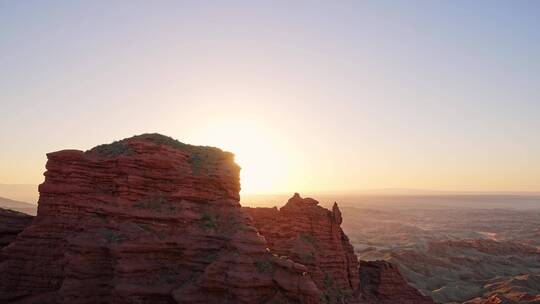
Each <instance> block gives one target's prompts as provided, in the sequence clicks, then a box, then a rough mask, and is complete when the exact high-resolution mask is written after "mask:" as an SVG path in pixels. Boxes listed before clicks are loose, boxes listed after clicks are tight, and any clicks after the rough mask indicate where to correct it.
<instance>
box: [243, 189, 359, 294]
mask: <svg viewBox="0 0 540 304" xmlns="http://www.w3.org/2000/svg"><path fill="white" fill-rule="evenodd" d="M318 204H319V202H317V201H316V200H314V199H312V198H302V197H300V195H299V194H298V193H296V194H295V195H294V196H293V197H292V198H290V199H289V201H288V202H287V204H285V206H283V207H281V208H280V209H277V208H247V207H246V208H244V210H245V211H246V212H247V213H248V214H250V215H251V216H252V218H253V221H254V224H255V226H256V227H257V229H258V230H259V232H260V233H261V234H262V235H263V236H264V237H265V238H266V240H267V241H268V245H269V246H270V249H271V251H272V252H275V253H276V254H278V255H281V256H287V257H288V258H290V259H292V260H293V261H295V262H297V263H300V264H303V265H306V266H307V268H308V272H309V274H310V275H311V277H312V278H313V280H314V281H315V283H316V284H317V287H318V288H319V289H320V290H321V291H322V292H323V294H322V298H321V299H322V300H323V302H325V303H357V302H358V291H359V290H358V289H359V275H358V259H357V257H356V255H355V254H354V250H353V247H352V245H351V244H350V242H349V239H348V238H347V236H346V235H345V233H344V232H343V230H341V227H340V225H341V222H342V219H341V212H340V210H339V208H338V206H337V204H334V207H333V208H332V211H330V210H327V209H325V208H323V207H321V206H319V205H318Z"/></svg>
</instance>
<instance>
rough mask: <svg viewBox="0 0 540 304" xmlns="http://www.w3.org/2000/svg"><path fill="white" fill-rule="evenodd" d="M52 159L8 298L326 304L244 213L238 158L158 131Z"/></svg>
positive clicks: (0, 284)
mask: <svg viewBox="0 0 540 304" xmlns="http://www.w3.org/2000/svg"><path fill="white" fill-rule="evenodd" d="M47 156H48V162H47V172H46V173H45V182H44V183H43V184H41V185H40V188H39V190H40V199H39V208H38V214H37V217H36V218H35V220H34V221H33V223H32V224H31V225H30V226H29V227H28V228H27V229H26V230H24V231H23V232H22V233H20V234H19V235H18V237H17V239H16V240H15V241H14V242H13V243H12V244H11V245H9V246H7V247H5V248H3V249H2V252H1V256H2V260H1V261H0V273H2V276H1V278H0V302H20V303H318V302H319V299H320V291H319V289H318V288H317V286H316V285H315V283H314V282H313V280H312V279H311V277H310V273H309V272H308V268H309V266H308V267H307V268H306V266H304V265H302V264H299V263H295V262H293V261H291V260H289V259H285V258H279V257H276V256H274V255H272V254H271V253H270V252H269V250H268V249H267V248H268V244H267V242H266V240H265V239H264V238H263V237H262V236H260V235H259V234H258V233H257V230H256V229H255V227H254V226H253V224H252V223H251V220H250V219H249V216H246V214H245V213H244V212H242V211H241V208H240V205H239V190H240V185H239V177H238V176H239V167H238V166H237V165H236V164H235V163H234V160H233V155H232V154H230V153H227V152H223V151H221V150H219V149H216V148H211V147H198V146H190V145H186V144H182V143H180V142H178V141H175V140H172V139H171V138H168V137H165V136H162V135H158V134H149V135H141V136H136V137H133V138H129V139H125V140H122V141H119V142H115V143H113V144H110V145H104V146H98V147H96V148H94V149H92V150H89V151H86V152H82V151H76V150H65V151H59V152H55V153H50V154H48V155H47ZM329 216H330V215H329ZM332 220H333V221H335V219H332ZM336 237H337V238H342V237H343V236H342V235H341V234H340V232H335V231H331V232H330V231H329V232H328V233H325V234H324V238H330V239H333V238H336ZM332 242H334V241H332ZM335 242H337V240H336V241H335ZM335 242H334V243H335ZM336 244H337V243H336ZM347 259H349V258H347ZM319 263H322V262H319ZM334 263H354V261H349V260H345V258H339V259H338V260H330V261H329V262H328V263H326V264H328V266H329V269H331V268H332V267H330V265H331V264H334ZM326 264H325V265H326ZM351 267H354V265H353V266H351ZM330 274H332V275H334V276H336V277H339V278H340V280H339V284H340V285H339V286H341V284H343V285H344V286H348V285H351V286H353V285H354V284H356V283H355V282H356V281H354V280H357V277H354V276H351V275H350V274H349V273H348V272H347V271H345V272H342V271H341V270H340V271H336V272H335V273H334V272H330ZM321 275H322V274H320V273H315V274H314V276H315V277H316V278H317V280H316V281H317V282H319V281H320V279H321ZM342 279H343V282H342Z"/></svg>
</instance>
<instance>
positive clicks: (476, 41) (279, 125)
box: [0, 0, 540, 193]
mask: <svg viewBox="0 0 540 304" xmlns="http://www.w3.org/2000/svg"><path fill="white" fill-rule="evenodd" d="M539 29H540V2H538V1H380V0H377V1H238V2H237V1H192V2H183V1H85V2H80V1H1V2H0V142H1V149H0V183H4V184H38V183H41V182H42V181H43V171H44V170H45V162H46V156H45V154H46V153H47V152H51V151H57V150H61V149H67V148H76V149H81V150H86V149H89V148H91V147H93V146H95V145H98V144H101V143H108V142H112V141H114V140H118V139H122V138H126V137H130V136H132V135H135V134H141V133H148V132H159V133H162V134H166V135H169V136H172V137H174V138H176V139H179V140H180V141H182V142H186V143H191V144H202V145H212V146H218V147H221V148H223V149H225V150H229V151H231V152H233V153H235V154H236V160H237V162H238V163H239V164H240V165H241V167H242V173H241V182H242V192H243V193H276V192H279V193H281V192H294V191H300V192H305V191H309V192H332V191H334V192H355V191H360V190H364V189H380V188H407V189H431V190H445V191H540V134H539V133H540V132H539V131H540V119H539V118H540V55H539V54H540V30H539Z"/></svg>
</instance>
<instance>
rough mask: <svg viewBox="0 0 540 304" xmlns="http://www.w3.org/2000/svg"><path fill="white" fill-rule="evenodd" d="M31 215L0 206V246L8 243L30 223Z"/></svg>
mask: <svg viewBox="0 0 540 304" xmlns="http://www.w3.org/2000/svg"><path fill="white" fill-rule="evenodd" d="M32 219H33V216H30V215H28V214H24V213H22V212H17V211H13V210H8V209H3V208H0V248H3V247H5V246H7V245H9V244H10V243H11V242H13V241H14V240H15V238H16V237H17V235H18V234H19V233H20V232H21V231H23V230H24V229H25V228H26V227H28V226H29V225H30V223H32Z"/></svg>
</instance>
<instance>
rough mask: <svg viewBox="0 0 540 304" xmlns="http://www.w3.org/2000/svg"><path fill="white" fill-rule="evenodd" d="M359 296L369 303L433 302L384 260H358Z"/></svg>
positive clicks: (408, 303) (429, 303) (433, 303)
mask: <svg viewBox="0 0 540 304" xmlns="http://www.w3.org/2000/svg"><path fill="white" fill-rule="evenodd" d="M360 281H361V284H360V286H361V298H362V300H363V301H364V302H365V303H370V304H394V303H401V304H435V302H433V300H432V299H431V298H429V297H426V296H423V295H422V294H421V293H420V292H419V291H418V290H416V289H415V288H413V287H411V286H409V285H408V284H407V282H405V280H404V279H403V277H402V276H401V274H400V272H399V269H398V268H397V266H396V265H393V264H391V263H389V262H386V261H370V262H367V261H360Z"/></svg>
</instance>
